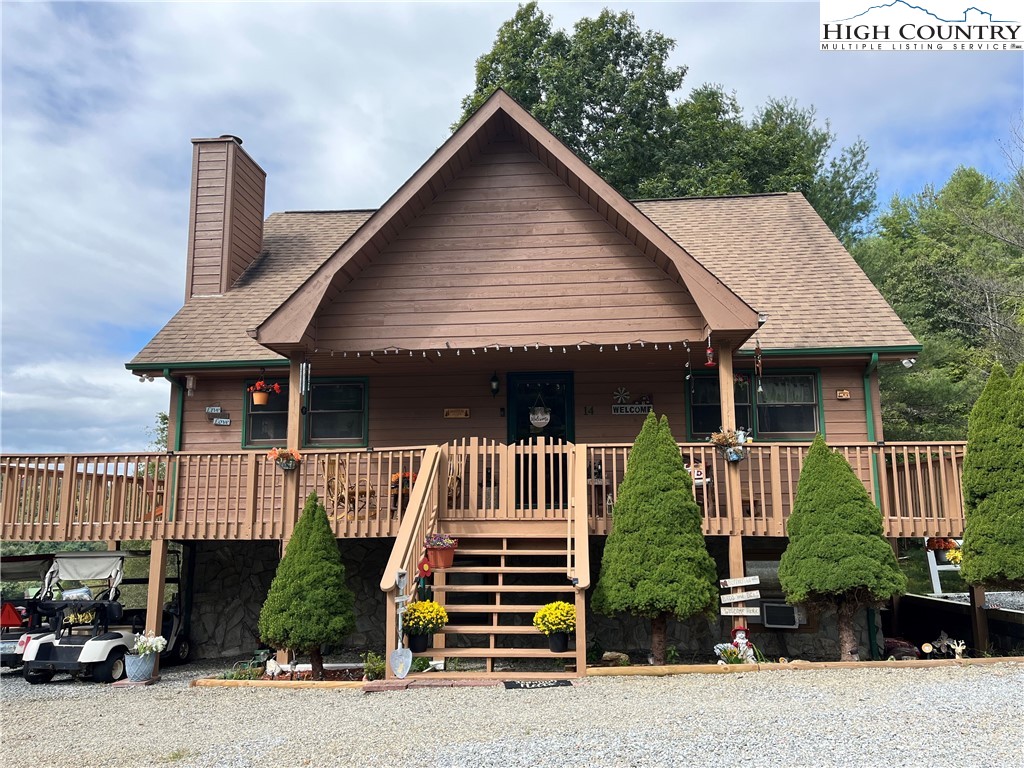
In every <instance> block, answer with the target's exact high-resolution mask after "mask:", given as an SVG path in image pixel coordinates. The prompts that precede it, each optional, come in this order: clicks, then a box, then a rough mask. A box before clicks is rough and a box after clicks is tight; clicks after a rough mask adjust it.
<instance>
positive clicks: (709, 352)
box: [704, 331, 718, 368]
mask: <svg viewBox="0 0 1024 768" xmlns="http://www.w3.org/2000/svg"><path fill="white" fill-rule="evenodd" d="M704 356H705V357H706V358H707V362H706V363H704V367H705V368H714V367H716V366H717V365H718V363H716V362H715V350H714V349H712V348H711V331H708V348H707V349H706V350H705V351H704Z"/></svg>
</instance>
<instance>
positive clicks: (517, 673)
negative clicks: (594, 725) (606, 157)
mask: <svg viewBox="0 0 1024 768" xmlns="http://www.w3.org/2000/svg"><path fill="white" fill-rule="evenodd" d="M518 527H519V526H516V525H515V524H514V523H513V524H509V521H502V522H501V523H497V522H492V523H490V524H488V523H484V522H478V523H475V524H473V525H471V526H466V525H464V526H459V525H458V524H448V525H445V526H443V528H444V530H446V532H448V533H450V534H451V535H453V536H456V537H457V538H458V539H459V547H458V549H457V550H456V552H455V560H454V563H453V565H452V567H451V568H445V569H436V570H435V571H434V576H433V590H434V599H435V600H436V601H437V602H439V603H441V604H442V605H444V607H445V610H446V611H447V612H448V620H449V624H448V626H446V627H445V628H444V631H443V633H441V634H437V635H435V636H434V647H433V648H430V649H428V650H427V651H425V652H423V653H420V654H416V655H418V656H426V657H429V658H431V659H434V660H439V659H445V660H448V659H473V660H483V662H484V665H483V668H482V669H480V668H479V662H474V663H471V666H473V667H474V669H475V671H477V672H478V673H479V674H481V675H487V676H493V677H502V678H514V679H530V678H544V679H553V678H564V677H576V676H578V675H580V674H585V671H586V624H585V618H584V616H585V613H584V611H585V607H584V601H583V592H582V591H581V590H577V589H576V588H575V587H574V585H573V584H572V582H571V581H570V580H569V577H568V575H567V563H568V562H569V556H570V553H569V552H568V551H567V547H568V544H567V539H566V533H565V524H564V523H561V524H557V525H551V526H546V527H544V526H538V525H537V524H536V523H534V524H533V525H527V526H522V530H521V531H517V530H516V529H517V528H518ZM555 600H564V601H566V602H568V603H570V604H574V605H575V606H576V615H577V632H576V637H575V638H573V637H570V647H569V651H568V652H566V653H554V652H552V651H550V650H549V649H548V639H547V637H545V636H544V635H542V634H541V633H540V632H538V631H537V630H536V629H535V628H534V626H533V614H534V613H536V612H537V611H538V610H539V609H540V608H541V607H542V606H543V605H544V604H546V603H549V602H553V601H555ZM573 640H575V646H573ZM447 666H448V668H449V669H450V668H451V667H452V666H453V665H452V664H451V663H450V662H449V663H448V664H447ZM468 666H470V665H463V667H462V668H461V670H466V668H467V667H468ZM461 674H462V672H461V671H460V676H461Z"/></svg>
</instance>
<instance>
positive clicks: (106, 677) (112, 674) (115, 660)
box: [92, 648, 125, 683]
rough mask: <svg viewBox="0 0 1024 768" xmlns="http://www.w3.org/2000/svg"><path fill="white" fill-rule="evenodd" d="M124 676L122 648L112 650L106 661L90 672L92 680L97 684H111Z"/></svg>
mask: <svg viewBox="0 0 1024 768" xmlns="http://www.w3.org/2000/svg"><path fill="white" fill-rule="evenodd" d="M124 676H125V668H124V648H115V649H114V650H112V651H111V652H110V655H109V656H107V660H106V661H101V662H100V663H99V664H97V665H96V666H95V667H94V668H93V672H92V679H93V680H95V681H96V682H97V683H112V682H114V681H115V680H120V679H121V678H122V677H124Z"/></svg>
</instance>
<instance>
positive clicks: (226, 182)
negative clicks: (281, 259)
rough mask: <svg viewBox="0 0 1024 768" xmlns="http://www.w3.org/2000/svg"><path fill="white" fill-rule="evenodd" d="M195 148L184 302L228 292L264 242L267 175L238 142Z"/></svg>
mask: <svg viewBox="0 0 1024 768" xmlns="http://www.w3.org/2000/svg"><path fill="white" fill-rule="evenodd" d="M194 144H195V146H194V150H193V158H192V201H191V210H190V215H189V243H188V267H187V271H186V294H185V298H186V300H187V299H188V298H191V297H192V296H209V295H216V294H221V293H224V292H225V291H226V290H228V288H230V286H231V285H232V283H234V281H235V280H237V279H238V277H239V276H240V275H241V274H242V272H244V271H245V269H246V268H247V267H248V266H249V264H251V263H252V261H253V259H255V258H256V257H257V256H258V255H259V253H260V249H261V248H262V243H263V196H264V187H265V178H266V174H265V173H264V172H263V170H262V169H261V168H260V167H259V166H258V165H256V163H255V162H254V161H253V160H252V158H250V157H249V155H248V154H246V152H245V151H244V150H243V149H242V148H241V147H240V146H239V145H238V144H237V143H236V142H235V141H234V139H230V138H226V139H215V140H209V139H197V140H195V142H194Z"/></svg>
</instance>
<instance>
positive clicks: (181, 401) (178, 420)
mask: <svg viewBox="0 0 1024 768" xmlns="http://www.w3.org/2000/svg"><path fill="white" fill-rule="evenodd" d="M163 376H164V378H165V379H167V380H168V381H169V382H171V390H172V391H176V392H177V393H178V407H177V409H176V410H177V413H176V414H175V416H174V448H173V449H171V451H170V452H171V453H178V452H179V451H181V424H182V420H183V419H184V418H185V388H184V387H183V386H182V385H181V382H180V381H178V380H177V379H175V378H172V377H171V369H170V368H164V373H163ZM176 468H177V463H175V465H174V467H172V468H171V477H170V482H169V483H168V486H167V487H168V488H173V489H175V492H174V493H173V494H172V495H171V503H170V509H169V510H168V512H167V519H168V520H174V513H175V511H176V507H177V506H178V494H177V487H178V482H177V477H176V472H175V469H176ZM180 586H181V585H179V588H180Z"/></svg>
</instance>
